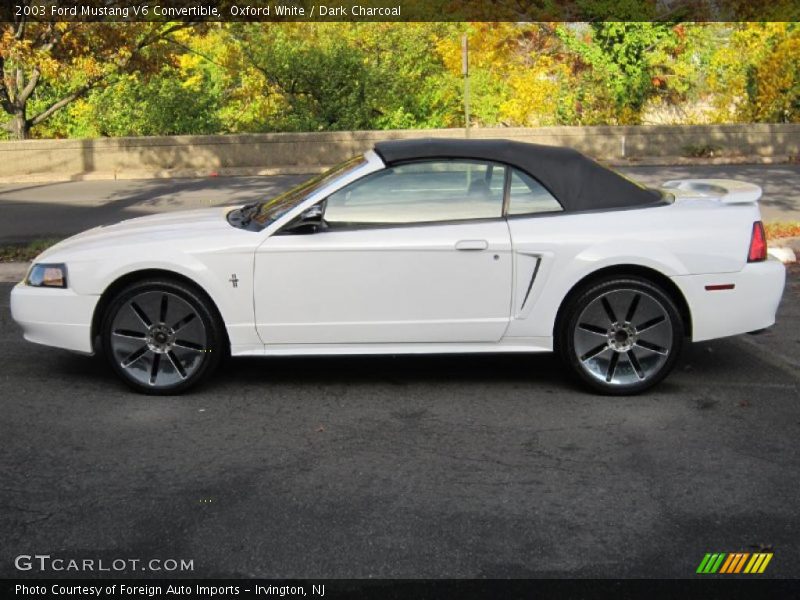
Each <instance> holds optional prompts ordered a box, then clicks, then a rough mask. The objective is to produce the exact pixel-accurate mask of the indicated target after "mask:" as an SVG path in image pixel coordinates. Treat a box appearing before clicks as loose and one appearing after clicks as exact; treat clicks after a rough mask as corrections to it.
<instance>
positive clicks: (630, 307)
mask: <svg viewBox="0 0 800 600" xmlns="http://www.w3.org/2000/svg"><path fill="white" fill-rule="evenodd" d="M672 343H673V324H672V320H671V319H670V316H669V313H668V312H667V309H666V308H665V307H664V306H663V304H662V303H661V302H660V301H659V300H657V299H656V298H655V297H653V296H651V295H650V294H648V293H646V292H643V291H641V290H637V289H616V290H612V291H609V292H607V293H605V294H602V295H600V296H598V297H597V298H595V299H594V300H592V301H591V302H590V303H589V304H588V305H587V306H586V307H585V308H584V310H583V311H582V312H581V314H580V316H579V317H578V320H577V324H576V326H575V329H574V333H573V345H574V351H575V354H576V356H577V359H578V364H579V365H580V367H581V368H583V369H584V371H585V372H586V373H587V374H589V375H590V376H591V377H592V378H594V379H596V380H598V381H600V382H603V383H605V384H610V385H630V384H636V383H640V382H644V381H646V380H647V379H648V378H650V377H651V376H653V375H654V374H656V373H658V372H659V370H660V369H661V367H662V366H663V365H664V363H665V362H666V361H667V358H668V357H669V355H670V352H672Z"/></svg>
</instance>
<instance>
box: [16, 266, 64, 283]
mask: <svg viewBox="0 0 800 600" xmlns="http://www.w3.org/2000/svg"><path fill="white" fill-rule="evenodd" d="M25 283H27V284H28V285H30V286H33V287H53V288H65V287H67V265H64V264H45V263H41V264H35V265H33V266H32V267H31V270H30V271H28V277H27V279H26V280H25Z"/></svg>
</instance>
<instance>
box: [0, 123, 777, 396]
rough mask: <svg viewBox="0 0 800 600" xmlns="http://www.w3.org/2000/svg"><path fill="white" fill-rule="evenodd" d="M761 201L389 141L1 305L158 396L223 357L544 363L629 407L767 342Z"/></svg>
mask: <svg viewBox="0 0 800 600" xmlns="http://www.w3.org/2000/svg"><path fill="white" fill-rule="evenodd" d="M760 195H761V189H760V188H759V187H758V186H756V185H752V184H748V183H740V182H736V181H729V180H682V181H670V182H667V183H665V184H664V186H663V188H662V189H660V190H655V189H647V188H644V187H642V186H640V185H638V184H636V183H633V182H631V181H629V180H628V179H626V178H624V177H622V176H621V175H619V174H617V173H615V172H613V171H611V170H609V169H606V168H605V167H603V166H601V165H599V164H598V163H596V162H594V161H592V160H590V159H588V158H586V157H585V156H583V155H581V154H580V153H578V152H576V151H574V150H570V149H566V148H555V147H548V146H538V145H532V144H523V143H518V142H511V141H505V140H445V139H426V140H405V141H390V142H383V143H378V144H376V146H375V148H374V150H371V151H369V152H367V153H366V154H364V155H363V156H359V157H357V158H354V159H352V160H349V161H347V162H345V163H343V164H341V165H339V166H337V167H335V168H334V169H332V170H330V171H328V172H327V173H325V174H324V175H321V176H319V177H316V178H314V179H311V180H310V181H308V182H307V183H304V184H303V185H300V186H299V187H297V188H295V189H292V190H290V191H288V192H286V193H285V194H282V195H280V196H278V197H276V198H272V199H269V200H266V201H264V202H261V203H257V204H250V205H247V206H241V207H235V208H231V207H227V208H211V209H205V210H196V211H189V212H182V213H172V214H163V215H156V216H148V217H142V218H137V219H131V220H128V221H123V222H121V223H117V224H115V225H109V226H105V227H97V228H95V229H91V230H89V231H86V232H84V233H81V234H79V235H76V236H74V237H72V238H69V239H67V240H65V241H63V242H61V243H59V244H57V245H55V246H53V247H52V248H50V249H49V250H47V251H46V252H44V253H43V254H42V255H40V256H39V257H38V258H37V259H36V261H35V264H34V265H33V266H32V267H31V269H30V272H29V273H28V275H27V277H26V278H25V281H24V282H22V283H20V284H19V285H17V286H16V287H15V288H14V290H13V292H12V296H11V310H12V313H13V316H14V319H15V320H16V321H17V322H18V323H19V324H20V325H21V326H22V329H23V331H24V335H25V338H26V339H27V340H30V341H32V342H37V343H40V344H46V345H50V346H56V347H59V348H67V349H70V350H75V351H78V352H83V353H94V352H100V353H102V354H104V355H105V356H106V357H107V358H108V360H109V362H110V364H111V366H112V368H113V369H114V370H115V371H116V372H117V373H118V374H119V376H120V377H121V378H122V379H123V380H124V381H125V382H127V383H128V384H130V385H131V386H132V387H133V388H135V389H136V390H139V391H142V392H145V393H151V394H174V393H179V392H182V391H184V390H186V389H188V388H189V387H190V386H193V385H195V384H197V383H198V382H199V381H200V380H202V379H204V378H205V377H207V376H208V375H210V374H211V373H212V371H214V369H215V368H216V367H217V366H218V365H219V364H220V362H221V360H222V359H223V358H224V357H225V356H227V355H232V356H276V355H309V354H338V355H341V354H401V353H416V354H425V353H467V352H548V351H552V350H556V351H558V352H559V353H560V355H561V356H562V357H563V360H564V361H565V363H566V364H567V365H568V367H569V369H570V370H571V371H572V372H574V374H575V375H576V376H577V377H578V378H579V379H580V380H582V381H583V382H584V383H585V384H587V385H588V386H589V387H590V388H591V389H593V390H595V391H597V392H601V393H610V394H632V393H637V392H641V391H643V390H645V389H647V388H649V387H650V386H652V385H654V384H655V383H657V382H658V381H660V380H661V379H663V378H664V377H665V376H666V375H667V373H669V371H670V370H671V369H672V368H673V366H674V365H675V362H676V360H677V358H678V355H679V353H680V350H681V347H682V346H683V345H684V342H685V341H686V340H694V341H702V340H709V339H713V338H719V337H723V336H729V335H735V334H740V333H745V332H751V331H754V330H760V329H763V328H765V327H768V326H770V325H772V324H773V323H774V321H775V312H776V310H777V308H778V303H779V302H780V299H781V295H782V292H783V286H784V279H785V271H784V267H783V265H782V264H781V263H780V262H778V261H776V260H774V259H772V258H768V257H767V248H766V240H765V237H764V229H763V227H762V224H761V221H760V214H759V208H758V204H757V201H758V199H759V197H760Z"/></svg>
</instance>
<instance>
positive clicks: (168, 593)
mask: <svg viewBox="0 0 800 600" xmlns="http://www.w3.org/2000/svg"><path fill="white" fill-rule="evenodd" d="M0 589H2V590H3V591H4V592H5V593H4V594H2V597H3V598H51V597H58V598H64V599H66V598H109V599H110V598H128V599H137V600H138V599H144V598H147V599H151V598H155V599H171V598H192V599H193V598H213V599H218V598H237V599H250V598H309V599H312V598H325V599H329V598H348V599H356V600H360V599H369V598H380V599H381V600H393V599H401V598H402V599H405V598H410V599H413V600H429V599H430V600H433V599H435V600H449V599H450V598H452V599H454V600H455V599H458V600H471V599H473V598H481V599H483V598H492V599H493V598H498V599H500V598H502V599H503V600H514V599H525V600H529V599H533V598H558V599H559V600H561V599H572V598H575V599H582V598H615V599H617V598H647V600H655V599H658V598H681V597H684V598H694V597H698V598H699V597H702V598H704V599H713V598H725V599H738V598H754V597H769V598H797V597H798V596H799V595H800V580H780V579H761V578H758V577H748V578H744V577H736V576H730V577H724V576H713V575H712V576H702V577H701V576H698V577H697V578H696V579H660V580H659V579H627V580H620V579H376V580H373V579H285V580H268V579H263V580H258V579H202V580H199V579H170V580H167V579H139V580H135V579H6V580H4V582H3V585H2V588H0Z"/></svg>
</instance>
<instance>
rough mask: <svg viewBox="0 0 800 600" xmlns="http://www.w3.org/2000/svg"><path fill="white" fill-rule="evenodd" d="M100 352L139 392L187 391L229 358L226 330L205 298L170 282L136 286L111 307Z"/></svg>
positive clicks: (117, 297)
mask: <svg viewBox="0 0 800 600" xmlns="http://www.w3.org/2000/svg"><path fill="white" fill-rule="evenodd" d="M100 336H101V348H102V352H103V354H104V355H105V356H106V358H107V360H108V361H109V363H110V364H111V367H112V369H114V372H115V373H116V374H117V375H118V376H119V377H120V378H121V379H122V380H123V381H124V382H125V383H126V384H128V385H129V386H130V387H132V388H133V389H134V390H136V391H137V392H141V393H144V394H151V395H157V396H163V395H174V394H180V393H183V392H185V391H186V390H188V389H189V388H191V387H194V386H195V385H197V384H199V383H200V382H201V381H203V380H204V379H205V378H206V377H208V376H210V375H211V374H212V373H213V372H214V370H215V369H216V368H217V367H218V366H219V364H220V362H221V361H222V359H223V358H224V356H225V355H226V354H227V337H226V335H225V330H224V325H223V324H222V323H221V321H220V319H219V317H218V316H217V313H216V310H215V309H214V307H213V306H212V305H211V302H210V301H209V300H208V299H207V298H206V296H205V295H204V294H203V293H201V292H199V291H198V290H196V289H195V288H193V287H192V286H190V285H187V284H185V283H181V282H178V281H174V280H170V279H167V278H153V279H146V280H143V281H138V282H136V283H133V284H131V285H129V286H127V287H125V288H124V289H122V290H121V291H120V292H119V293H117V294H116V295H115V296H114V298H112V299H111V301H110V302H109V303H108V306H107V308H106V310H105V313H104V315H103V320H102V325H101V330H100Z"/></svg>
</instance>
